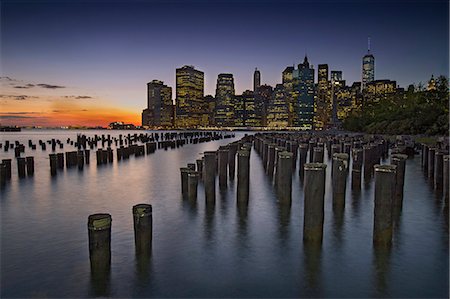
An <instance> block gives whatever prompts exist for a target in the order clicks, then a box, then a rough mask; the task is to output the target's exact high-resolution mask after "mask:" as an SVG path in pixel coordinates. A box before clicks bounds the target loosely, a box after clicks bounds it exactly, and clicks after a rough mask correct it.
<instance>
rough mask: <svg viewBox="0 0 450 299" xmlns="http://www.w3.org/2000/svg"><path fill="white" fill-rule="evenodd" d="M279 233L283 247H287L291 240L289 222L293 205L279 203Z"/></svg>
mask: <svg viewBox="0 0 450 299" xmlns="http://www.w3.org/2000/svg"><path fill="white" fill-rule="evenodd" d="M278 219H279V225H278V232H279V236H280V241H281V246H283V247H284V246H286V245H287V242H288V239H289V222H290V219H291V205H290V204H282V203H278Z"/></svg>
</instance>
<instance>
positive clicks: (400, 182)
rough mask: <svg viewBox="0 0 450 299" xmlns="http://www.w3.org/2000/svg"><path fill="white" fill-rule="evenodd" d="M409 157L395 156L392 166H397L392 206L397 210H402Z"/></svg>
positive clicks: (392, 158) (393, 156)
mask: <svg viewBox="0 0 450 299" xmlns="http://www.w3.org/2000/svg"><path fill="white" fill-rule="evenodd" d="M406 159H408V156H407V155H402V154H393V155H392V156H391V164H392V165H395V166H397V168H396V171H395V190H394V197H393V200H392V205H393V207H395V208H401V207H402V205H403V186H404V184H405V168H406Z"/></svg>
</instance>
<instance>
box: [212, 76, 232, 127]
mask: <svg viewBox="0 0 450 299" xmlns="http://www.w3.org/2000/svg"><path fill="white" fill-rule="evenodd" d="M234 95H235V93H234V79H233V75H232V74H219V76H218V77H217V84H216V113H215V122H216V125H217V126H225V127H226V126H234V100H235V97H234Z"/></svg>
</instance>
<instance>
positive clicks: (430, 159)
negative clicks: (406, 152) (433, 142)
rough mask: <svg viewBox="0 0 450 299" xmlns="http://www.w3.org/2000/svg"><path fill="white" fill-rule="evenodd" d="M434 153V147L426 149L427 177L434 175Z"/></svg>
mask: <svg viewBox="0 0 450 299" xmlns="http://www.w3.org/2000/svg"><path fill="white" fill-rule="evenodd" d="M435 154H436V149H435V148H429V149H428V177H429V178H431V179H433V177H434V156H435Z"/></svg>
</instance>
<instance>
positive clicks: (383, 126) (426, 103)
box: [343, 76, 449, 135]
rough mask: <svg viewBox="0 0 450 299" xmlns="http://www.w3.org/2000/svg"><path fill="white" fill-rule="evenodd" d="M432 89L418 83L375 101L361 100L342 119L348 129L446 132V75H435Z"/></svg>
mask: <svg viewBox="0 0 450 299" xmlns="http://www.w3.org/2000/svg"><path fill="white" fill-rule="evenodd" d="M435 82H436V85H435V87H436V88H435V89H434V90H428V91H427V90H426V89H425V88H424V87H423V85H421V84H419V85H418V86H416V87H415V88H414V89H413V88H411V87H409V88H408V89H407V91H405V92H402V93H396V94H393V95H391V96H388V97H387V98H385V99H382V100H380V101H378V102H375V103H365V105H364V109H362V110H361V111H354V112H352V114H351V115H350V116H349V117H348V118H347V119H345V120H344V121H343V127H344V129H346V130H350V131H360V132H367V133H371V134H393V135H403V134H412V135H416V134H427V135H447V134H448V130H449V114H448V113H449V110H448V109H449V89H448V88H449V86H448V79H447V77H444V76H439V77H438V78H437V79H436V81H435Z"/></svg>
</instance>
